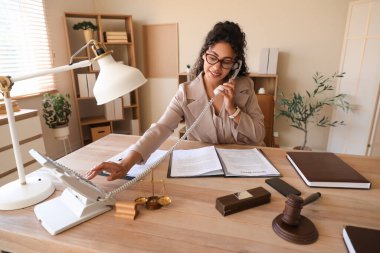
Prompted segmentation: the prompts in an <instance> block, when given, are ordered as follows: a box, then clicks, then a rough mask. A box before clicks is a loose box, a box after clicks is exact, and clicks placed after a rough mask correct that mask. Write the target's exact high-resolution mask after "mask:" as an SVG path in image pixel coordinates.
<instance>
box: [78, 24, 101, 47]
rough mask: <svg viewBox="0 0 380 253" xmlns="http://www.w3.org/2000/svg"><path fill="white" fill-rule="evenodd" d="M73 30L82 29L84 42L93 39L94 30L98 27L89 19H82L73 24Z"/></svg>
mask: <svg viewBox="0 0 380 253" xmlns="http://www.w3.org/2000/svg"><path fill="white" fill-rule="evenodd" d="M73 29H74V30H83V34H84V39H85V40H86V42H88V41H90V40H92V39H93V37H94V36H93V35H94V31H96V30H97V29H98V27H97V26H96V25H94V24H93V23H92V22H91V21H82V22H79V23H77V24H75V25H74V26H73Z"/></svg>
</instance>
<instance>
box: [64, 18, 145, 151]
mask: <svg viewBox="0 0 380 253" xmlns="http://www.w3.org/2000/svg"><path fill="white" fill-rule="evenodd" d="M82 21H91V22H92V23H93V24H95V25H96V26H97V27H98V30H97V31H95V32H94V33H93V35H94V39H95V40H97V41H99V42H102V43H104V45H105V46H106V47H107V49H108V50H112V51H113V54H112V57H113V58H114V59H115V60H116V61H118V62H122V63H123V64H125V65H129V66H133V67H136V56H135V44H134V35H133V23H132V16H130V15H106V14H84V13H65V29H66V34H67V36H66V38H67V45H68V51H69V54H70V55H69V57H71V56H72V55H73V54H74V53H75V52H76V51H77V50H78V49H79V48H81V47H82V46H83V45H85V44H86V41H85V38H84V34H83V30H74V29H73V25H74V24H77V23H79V22H82ZM112 33H113V34H112ZM111 34H112V36H114V38H113V39H110V38H111ZM123 34H124V36H125V34H127V39H123V38H122V37H123ZM107 36H108V37H107ZM118 36H119V37H120V39H119V37H118ZM93 57H94V54H93V52H92V50H90V49H86V50H84V51H83V52H81V53H80V54H78V55H77V56H76V57H75V58H74V62H78V61H81V60H86V59H91V58H93ZM98 73H99V69H98V66H97V64H96V63H95V64H93V66H91V67H89V68H82V69H76V70H73V71H72V82H73V90H74V99H73V100H74V101H75V106H76V108H77V114H78V115H77V116H78V119H79V122H80V123H79V124H80V129H81V131H80V135H81V141H82V144H83V145H85V144H87V143H89V142H91V141H93V139H92V135H91V129H93V128H97V127H104V126H109V127H110V129H111V132H113V133H121V134H133V135H140V112H139V97H138V90H135V91H132V92H131V93H129V94H127V95H126V96H124V97H122V98H119V99H118V100H117V101H114V102H111V103H109V104H108V105H99V106H98V105H96V100H95V98H94V96H93V94H92V92H91V91H92V87H93V83H94V79H96V77H97V75H98ZM86 84H87V86H86ZM86 88H87V89H86ZM112 103H114V104H112ZM112 106H113V107H114V111H115V114H116V112H117V111H119V113H118V114H119V116H115V115H111V116H110V114H109V113H107V112H109V111H110V110H109V107H112ZM111 111H112V109H111ZM120 111H121V112H120Z"/></svg>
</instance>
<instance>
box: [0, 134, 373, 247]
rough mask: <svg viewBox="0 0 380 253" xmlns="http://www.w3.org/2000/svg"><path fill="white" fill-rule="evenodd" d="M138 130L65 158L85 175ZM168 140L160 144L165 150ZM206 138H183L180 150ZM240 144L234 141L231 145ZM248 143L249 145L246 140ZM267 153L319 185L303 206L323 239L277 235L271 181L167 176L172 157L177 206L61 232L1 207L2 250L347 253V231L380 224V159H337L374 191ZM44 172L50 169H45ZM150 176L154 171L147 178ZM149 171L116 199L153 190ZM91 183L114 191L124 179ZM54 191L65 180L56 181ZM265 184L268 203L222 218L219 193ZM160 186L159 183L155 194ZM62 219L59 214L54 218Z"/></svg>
mask: <svg viewBox="0 0 380 253" xmlns="http://www.w3.org/2000/svg"><path fill="white" fill-rule="evenodd" d="M136 140H137V137H136V136H124V135H114V134H111V135H108V136H106V137H104V138H103V139H100V140H98V141H96V142H93V143H91V144H90V145H88V146H85V147H83V148H82V149H79V150H77V151H75V152H73V153H71V154H69V155H67V156H65V157H63V158H62V159H60V162H61V163H63V164H65V165H66V166H68V167H70V168H72V169H75V170H77V171H79V172H82V173H84V172H85V171H87V170H88V169H90V168H92V167H93V166H95V165H96V164H98V163H100V162H101V161H104V160H106V159H108V158H110V157H111V156H113V155H115V154H117V153H119V152H121V151H123V150H124V149H125V148H127V147H128V146H129V145H130V144H131V143H134V142H135V141H136ZM173 143H174V140H168V141H167V142H166V143H165V144H163V145H162V147H161V148H162V149H168V148H169V147H170V146H171V145H172V144H173ZM200 146H202V144H200V143H197V142H189V141H186V142H183V143H182V144H181V145H180V148H196V147H200ZM231 147H233V148H238V147H239V146H237V145H232V146H231ZM245 147H246V146H245ZM264 151H265V153H266V155H267V156H268V157H269V159H270V160H271V161H272V163H273V164H274V165H275V166H276V168H277V169H278V170H279V171H280V172H281V174H282V175H283V179H284V180H285V181H287V182H288V183H290V184H292V185H293V186H295V187H296V188H298V189H299V190H300V191H301V192H302V195H301V196H302V197H306V196H308V195H309V194H311V193H314V192H316V191H319V192H321V194H322V197H321V198H320V199H319V200H317V201H316V202H313V203H311V204H309V205H307V206H305V207H304V208H303V210H302V214H303V215H304V216H306V217H308V218H309V219H310V220H312V221H313V222H314V224H315V226H316V227H317V229H318V232H319V239H318V241H317V242H315V243H313V244H311V245H306V246H305V245H297V244H292V243H290V242H287V241H285V240H283V239H281V238H280V237H278V236H277V235H276V234H275V233H274V231H273V230H272V220H273V219H274V218H275V217H276V216H277V215H278V214H280V213H281V212H282V211H283V209H284V203H285V197H283V196H282V195H281V194H279V193H278V192H276V191H275V190H274V189H272V188H271V187H270V186H268V185H267V184H266V183H265V182H264V180H265V178H223V177H214V178H186V179H168V178H166V172H167V167H168V160H165V161H164V162H163V163H162V164H161V165H159V166H158V167H157V168H156V169H155V172H154V177H155V180H157V181H159V180H162V179H164V182H165V185H166V191H167V194H168V195H169V196H170V197H171V198H172V204H171V205H169V206H167V207H164V208H162V209H159V210H155V211H150V210H147V209H144V208H140V213H139V215H138V216H137V218H136V220H134V221H132V220H126V219H123V218H119V217H116V216H115V210H114V209H113V210H111V211H109V212H107V213H105V214H102V215H100V216H98V217H96V218H93V219H91V220H90V221H87V222H85V223H82V224H80V225H78V226H76V227H74V228H72V229H69V230H67V231H65V232H63V233H61V234H59V235H56V236H52V235H50V234H49V233H48V232H47V231H45V229H44V228H43V227H42V226H41V225H40V224H39V222H38V221H37V219H36V217H35V215H34V213H33V207H28V208H25V209H21V210H16V211H0V224H1V226H0V249H2V250H6V251H11V252H126V250H128V252H345V251H346V249H345V245H344V242H343V239H342V236H341V234H342V229H343V227H344V226H345V225H347V224H351V225H357V226H364V227H372V228H378V229H380V212H379V210H380V159H379V158H369V157H361V156H349V155H340V157H341V158H342V159H343V160H344V161H346V162H347V163H348V164H350V165H351V166H352V167H353V168H355V169H356V170H357V171H359V172H360V173H361V174H362V175H363V176H365V177H366V178H367V179H369V180H370V181H371V182H372V189H371V190H354V189H328V188H309V187H307V186H306V185H305V184H304V182H303V181H302V180H301V179H300V177H299V176H298V175H297V173H296V172H295V170H294V169H293V168H292V167H291V165H290V164H289V162H288V161H287V160H286V158H285V153H286V151H285V150H281V149H274V148H264ZM39 173H46V175H48V173H47V172H46V171H45V172H44V171H40V172H39ZM147 177H149V176H147ZM149 180H150V177H149V178H147V179H146V180H145V181H143V182H140V183H137V184H135V185H133V186H131V187H130V188H128V189H127V190H125V191H123V192H121V193H119V194H118V195H116V198H117V200H118V201H133V200H134V199H135V198H136V197H139V196H149V194H150V189H151V187H150V183H149ZM94 182H95V183H96V184H97V185H100V186H102V187H103V188H105V189H106V190H108V191H110V190H112V189H114V188H115V187H117V186H120V185H121V184H122V183H123V182H125V181H124V180H116V181H113V182H107V181H106V180H105V178H104V177H100V176H99V177H96V178H95V179H94ZM54 183H55V185H56V188H57V190H56V192H55V193H54V194H53V196H52V197H55V196H58V195H59V194H61V191H62V190H63V189H64V186H63V185H62V184H60V183H59V182H58V181H57V180H55V181H54ZM258 186H262V187H264V188H265V189H267V190H268V191H270V192H271V194H272V197H271V202H270V203H269V204H265V205H262V206H258V207H255V208H252V209H249V210H246V211H243V212H240V213H236V214H233V215H230V216H227V217H223V216H222V215H221V214H220V213H219V212H218V211H217V210H216V209H215V199H216V198H217V197H220V196H223V195H227V194H231V193H234V192H240V191H243V190H247V189H250V188H255V187H258ZM161 189H162V186H159V184H157V186H156V192H160V191H161ZM57 219H59V217H57Z"/></svg>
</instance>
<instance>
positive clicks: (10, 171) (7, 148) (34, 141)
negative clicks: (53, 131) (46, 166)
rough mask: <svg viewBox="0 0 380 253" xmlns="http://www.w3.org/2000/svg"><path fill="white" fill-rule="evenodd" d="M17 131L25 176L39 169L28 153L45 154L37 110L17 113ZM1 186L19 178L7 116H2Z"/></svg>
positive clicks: (0, 132) (0, 128) (0, 146)
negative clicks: (31, 150)
mask: <svg viewBox="0 0 380 253" xmlns="http://www.w3.org/2000/svg"><path fill="white" fill-rule="evenodd" d="M15 118H16V130H17V135H18V138H19V141H20V150H21V157H22V160H23V163H24V168H25V174H28V173H30V172H32V171H34V170H36V169H38V168H40V166H39V164H37V163H36V162H35V161H34V159H33V158H32V157H31V156H30V155H29V153H28V151H29V149H31V148H34V149H35V150H37V151H38V152H40V153H42V154H45V153H46V150H45V144H44V140H43V137H42V128H41V122H40V118H39V116H38V114H37V110H27V109H23V110H21V111H19V112H15ZM0 161H1V166H0V186H1V185H4V184H6V183H9V182H11V181H13V180H16V179H17V178H18V174H17V168H16V160H15V158H14V153H13V146H12V140H11V134H10V132H9V125H8V119H7V116H6V114H1V115H0Z"/></svg>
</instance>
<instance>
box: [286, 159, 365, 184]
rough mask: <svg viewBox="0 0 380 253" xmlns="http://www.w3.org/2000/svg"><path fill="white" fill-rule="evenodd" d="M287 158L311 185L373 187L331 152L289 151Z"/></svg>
mask: <svg viewBox="0 0 380 253" xmlns="http://www.w3.org/2000/svg"><path fill="white" fill-rule="evenodd" d="M287 158H288V160H289V161H290V163H291V164H292V165H293V167H294V168H295V169H296V171H297V172H298V174H299V175H300V176H301V178H302V179H303V180H304V181H305V183H306V184H307V185H308V186H311V187H337V188H360V189H369V188H371V182H369V181H368V180H367V179H366V178H364V177H363V176H362V175H360V174H359V173H358V172H357V171H356V170H354V169H353V168H352V167H351V166H349V165H348V164H347V163H345V162H344V161H342V160H341V159H340V158H339V157H337V156H336V155H335V154H333V153H329V152H287Z"/></svg>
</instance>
